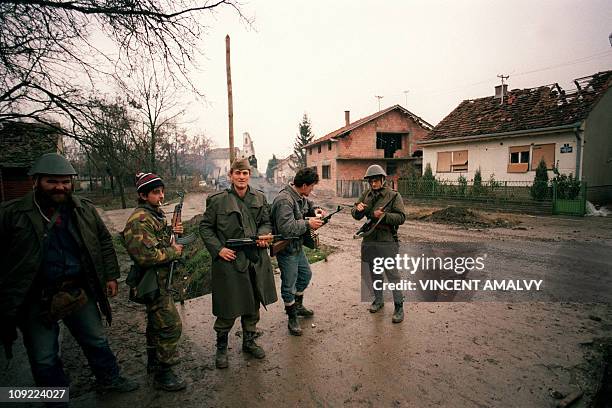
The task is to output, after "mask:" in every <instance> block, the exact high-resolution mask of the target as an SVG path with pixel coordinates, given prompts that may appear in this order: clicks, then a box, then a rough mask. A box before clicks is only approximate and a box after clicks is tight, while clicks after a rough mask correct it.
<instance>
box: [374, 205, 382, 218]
mask: <svg viewBox="0 0 612 408" xmlns="http://www.w3.org/2000/svg"><path fill="white" fill-rule="evenodd" d="M384 214H385V212H384V211H383V208H382V207H378V208H377V209H376V210H375V211H374V218H376V219H379V218H380V217H382V216H383V215H384Z"/></svg>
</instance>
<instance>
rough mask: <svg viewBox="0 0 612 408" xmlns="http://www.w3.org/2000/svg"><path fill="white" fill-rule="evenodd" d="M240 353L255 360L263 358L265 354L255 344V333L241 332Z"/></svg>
mask: <svg viewBox="0 0 612 408" xmlns="http://www.w3.org/2000/svg"><path fill="white" fill-rule="evenodd" d="M242 351H244V352H245V353H248V354H250V355H252V356H253V357H255V358H264V357H265V356H266V352H265V351H264V349H262V348H261V347H260V346H259V345H257V343H255V332H251V331H246V330H243V332H242Z"/></svg>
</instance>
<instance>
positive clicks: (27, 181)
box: [0, 122, 63, 201]
mask: <svg viewBox="0 0 612 408" xmlns="http://www.w3.org/2000/svg"><path fill="white" fill-rule="evenodd" d="M62 149H63V145H62V138H61V137H60V136H59V134H58V133H57V132H56V131H54V130H53V129H52V128H50V127H48V126H44V125H40V124H36V123H26V122H4V123H2V125H0V201H8V200H12V199H14V198H19V197H23V196H24V195H25V194H27V193H28V192H29V191H31V190H32V178H31V177H30V176H28V171H29V170H30V167H32V164H33V163H34V161H36V159H38V158H39V157H40V156H42V155H43V154H44V153H54V152H55V153H62Z"/></svg>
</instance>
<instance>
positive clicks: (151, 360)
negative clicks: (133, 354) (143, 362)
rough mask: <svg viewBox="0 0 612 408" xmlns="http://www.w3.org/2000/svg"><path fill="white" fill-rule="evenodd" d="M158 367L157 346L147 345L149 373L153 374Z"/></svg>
mask: <svg viewBox="0 0 612 408" xmlns="http://www.w3.org/2000/svg"><path fill="white" fill-rule="evenodd" d="M158 368H159V360H158V359H157V349H156V348H155V347H147V373H148V374H153V373H154V372H156V371H157V369H158Z"/></svg>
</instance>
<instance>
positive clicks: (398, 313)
mask: <svg viewBox="0 0 612 408" xmlns="http://www.w3.org/2000/svg"><path fill="white" fill-rule="evenodd" d="M391 321H392V322H393V323H401V322H403V321H404V304H403V303H396V304H395V311H394V312H393V317H392V318H391Z"/></svg>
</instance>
